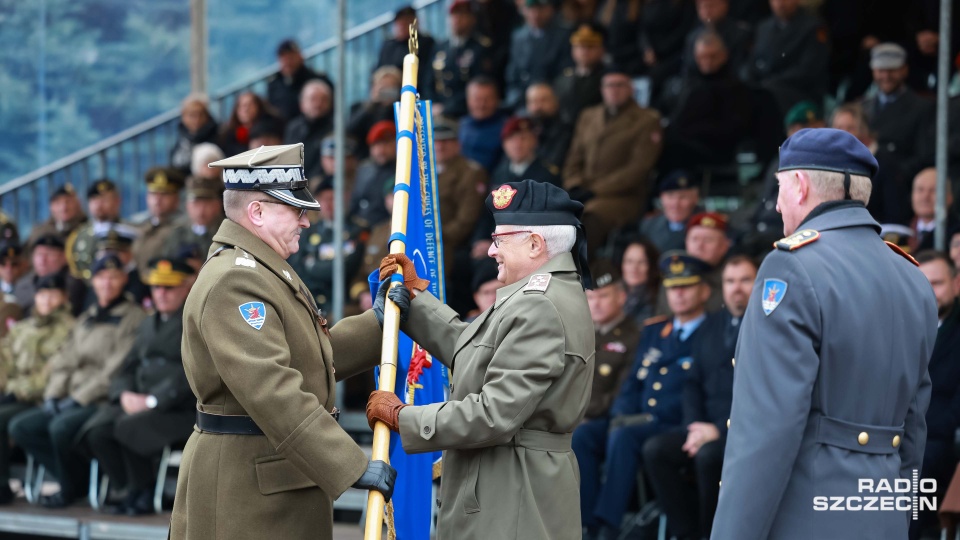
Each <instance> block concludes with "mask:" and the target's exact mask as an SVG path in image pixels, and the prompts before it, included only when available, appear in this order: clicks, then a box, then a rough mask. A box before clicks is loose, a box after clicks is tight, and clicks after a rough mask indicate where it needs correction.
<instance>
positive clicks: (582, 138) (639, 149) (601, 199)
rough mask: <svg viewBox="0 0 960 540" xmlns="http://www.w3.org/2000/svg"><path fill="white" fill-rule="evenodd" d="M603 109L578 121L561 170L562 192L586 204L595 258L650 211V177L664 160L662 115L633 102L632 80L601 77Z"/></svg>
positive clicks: (616, 72)
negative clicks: (615, 233) (610, 237)
mask: <svg viewBox="0 0 960 540" xmlns="http://www.w3.org/2000/svg"><path fill="white" fill-rule="evenodd" d="M602 93H603V104H601V105H597V106H594V107H590V108H587V109H585V110H584V111H583V113H582V114H581V115H580V119H579V120H578V121H577V128H576V131H575V132H574V133H575V135H574V138H573V143H572V144H571V145H570V151H569V152H568V153H567V160H566V163H565V165H564V167H563V187H564V188H565V189H566V190H567V191H568V192H569V193H570V196H571V198H573V199H575V200H577V201H580V202H582V203H584V206H585V208H584V218H583V219H584V228H585V230H586V233H587V246H588V247H589V249H590V251H591V253H593V252H595V251H596V250H597V249H598V248H599V247H601V246H603V245H604V243H605V242H606V239H607V234H608V233H609V232H610V231H612V230H613V229H615V228H617V227H622V226H623V225H625V224H627V223H630V222H632V221H635V220H636V219H637V218H639V217H640V215H641V214H643V212H644V211H645V210H646V207H647V202H648V201H647V196H648V194H649V191H650V189H649V185H648V184H649V175H650V171H651V169H653V166H654V165H655V164H656V162H657V159H659V157H660V150H661V143H662V139H663V134H662V132H661V129H660V115H659V114H657V112H656V111H654V110H652V109H644V108H642V107H640V106H639V105H637V102H636V101H634V99H633V85H632V82H631V80H630V77H629V76H628V75H627V74H626V73H625V72H624V71H623V70H622V69H619V68H616V67H612V68H608V70H607V72H606V74H605V75H604V76H603V86H602Z"/></svg>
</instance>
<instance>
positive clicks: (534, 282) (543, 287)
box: [523, 274, 552, 292]
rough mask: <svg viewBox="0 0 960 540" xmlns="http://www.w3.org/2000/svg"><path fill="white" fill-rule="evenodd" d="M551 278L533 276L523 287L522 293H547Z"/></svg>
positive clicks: (543, 275)
mask: <svg viewBox="0 0 960 540" xmlns="http://www.w3.org/2000/svg"><path fill="white" fill-rule="evenodd" d="M551 277H552V276H551V275H550V274H534V275H532V276H530V279H529V280H528V281H527V284H526V285H524V286H523V291H524V292H526V291H537V292H547V287H549V286H550V278H551Z"/></svg>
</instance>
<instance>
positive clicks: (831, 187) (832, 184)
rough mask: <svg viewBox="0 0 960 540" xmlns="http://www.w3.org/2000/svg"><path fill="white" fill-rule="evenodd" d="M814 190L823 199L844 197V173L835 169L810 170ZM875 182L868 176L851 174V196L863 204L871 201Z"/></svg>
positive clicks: (808, 173) (830, 199)
mask: <svg viewBox="0 0 960 540" xmlns="http://www.w3.org/2000/svg"><path fill="white" fill-rule="evenodd" d="M806 173H807V175H808V176H809V177H810V184H811V185H812V186H813V191H814V192H815V193H816V194H817V195H819V196H820V199H821V200H823V201H837V200H841V199H843V198H844V193H843V173H838V172H833V171H820V170H808V171H806ZM872 190H873V182H871V181H870V179H869V178H867V177H866V176H859V175H855V174H851V175H850V198H851V199H853V200H855V201H860V202H862V203H863V204H867V203H868V202H870V192H871V191H872Z"/></svg>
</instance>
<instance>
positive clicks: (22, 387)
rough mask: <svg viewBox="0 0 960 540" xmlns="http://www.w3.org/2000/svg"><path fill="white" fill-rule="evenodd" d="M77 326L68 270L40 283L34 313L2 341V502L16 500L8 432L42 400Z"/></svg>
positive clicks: (11, 329) (0, 480) (0, 478)
mask: <svg viewBox="0 0 960 540" xmlns="http://www.w3.org/2000/svg"><path fill="white" fill-rule="evenodd" d="M73 324H74V318H73V315H71V314H70V306H69V305H68V304H67V294H66V280H65V279H64V276H63V275H62V274H53V275H50V276H47V277H44V278H41V279H40V280H39V281H38V282H37V293H36V295H35V298H34V308H33V313H32V314H31V316H30V317H28V318H27V319H26V320H23V321H20V322H18V323H16V324H14V325H13V326H12V327H11V328H10V333H9V334H8V335H7V336H6V337H5V338H4V339H2V340H0V369H2V372H0V388H2V393H0V504H10V503H11V502H13V497H14V494H13V492H11V491H10V449H11V444H10V440H9V438H8V435H7V428H8V427H9V424H10V420H11V419H13V417H14V416H16V415H17V414H19V413H21V412H24V411H26V410H28V409H31V408H33V407H35V406H36V405H38V404H39V403H40V401H41V399H42V397H43V389H44V387H45V386H46V384H47V377H48V366H47V362H48V361H49V360H50V358H51V357H53V356H54V355H55V354H57V352H58V351H59V350H60V348H61V347H62V346H63V344H64V342H65V341H66V340H67V337H68V336H69V335H70V330H71V329H73ZM4 326H6V325H4Z"/></svg>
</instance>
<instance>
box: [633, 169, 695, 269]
mask: <svg viewBox="0 0 960 540" xmlns="http://www.w3.org/2000/svg"><path fill="white" fill-rule="evenodd" d="M659 189H660V206H661V207H662V208H663V211H662V212H660V213H658V214H656V215H653V216H649V217H646V218H644V219H643V221H642V222H641V223H640V234H642V235H643V236H645V237H647V238H648V239H649V240H650V241H651V242H653V244H654V245H655V246H657V250H659V251H660V252H661V253H665V252H667V251H672V250H675V249H683V248H684V247H685V245H686V239H687V222H688V221H690V218H691V217H693V213H694V212H696V210H697V208H698V207H699V206H700V179H699V177H698V176H696V175H691V174H690V173H688V172H687V171H685V170H682V169H675V170H672V171H669V172H668V173H667V174H665V175H664V176H663V178H661V179H660V184H659Z"/></svg>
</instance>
